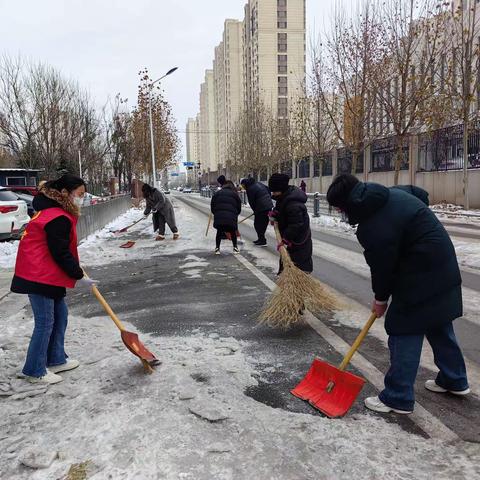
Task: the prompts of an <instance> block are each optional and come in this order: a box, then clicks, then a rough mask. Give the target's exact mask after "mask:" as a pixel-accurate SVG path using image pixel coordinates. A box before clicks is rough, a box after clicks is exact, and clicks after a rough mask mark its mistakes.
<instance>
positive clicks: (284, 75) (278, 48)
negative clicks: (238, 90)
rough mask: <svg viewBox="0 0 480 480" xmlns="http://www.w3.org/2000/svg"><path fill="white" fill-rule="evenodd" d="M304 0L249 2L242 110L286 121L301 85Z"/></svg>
mask: <svg viewBox="0 0 480 480" xmlns="http://www.w3.org/2000/svg"><path fill="white" fill-rule="evenodd" d="M305 22H306V19H305V0H249V2H248V3H247V4H246V5H245V19H244V22H243V45H244V46H243V49H244V51H243V62H244V76H243V78H244V81H243V84H244V91H245V107H246V108H249V107H250V108H251V107H253V106H254V105H255V104H258V103H259V102H261V103H262V104H263V105H264V106H265V107H266V108H268V109H270V110H271V111H272V112H273V114H274V116H276V117H277V118H287V117H288V112H289V108H290V106H291V105H292V104H293V103H294V102H295V101H296V99H297V98H298V97H299V96H301V95H302V93H303V90H304V88H303V87H304V85H305V42H306V40H305V35H306V30H305Z"/></svg>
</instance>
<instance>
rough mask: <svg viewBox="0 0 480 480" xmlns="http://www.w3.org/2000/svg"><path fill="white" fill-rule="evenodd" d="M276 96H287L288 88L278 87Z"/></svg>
mask: <svg viewBox="0 0 480 480" xmlns="http://www.w3.org/2000/svg"><path fill="white" fill-rule="evenodd" d="M278 94H279V95H288V88H287V87H278Z"/></svg>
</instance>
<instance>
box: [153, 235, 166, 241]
mask: <svg viewBox="0 0 480 480" xmlns="http://www.w3.org/2000/svg"><path fill="white" fill-rule="evenodd" d="M155 240H156V241H157V242H158V241H162V240H165V235H157V237H156V238H155Z"/></svg>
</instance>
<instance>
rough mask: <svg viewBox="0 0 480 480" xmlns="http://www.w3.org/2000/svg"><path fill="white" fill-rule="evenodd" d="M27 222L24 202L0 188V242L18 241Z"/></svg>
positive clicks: (28, 218)
mask: <svg viewBox="0 0 480 480" xmlns="http://www.w3.org/2000/svg"><path fill="white" fill-rule="evenodd" d="M29 221H30V217H29V216H28V210H27V204H26V203H25V201H23V200H19V199H18V197H17V195H15V193H13V192H10V191H9V190H7V189H5V188H2V187H0V240H10V239H14V240H18V239H19V238H20V237H21V235H22V233H23V231H24V230H25V227H26V226H27V223H28V222H29Z"/></svg>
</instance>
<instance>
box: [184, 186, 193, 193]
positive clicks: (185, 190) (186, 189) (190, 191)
mask: <svg viewBox="0 0 480 480" xmlns="http://www.w3.org/2000/svg"><path fill="white" fill-rule="evenodd" d="M183 193H192V189H191V188H189V187H187V188H184V189H183Z"/></svg>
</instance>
